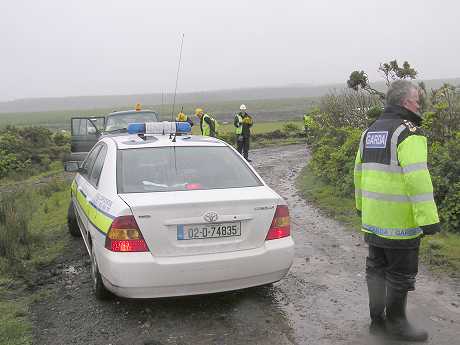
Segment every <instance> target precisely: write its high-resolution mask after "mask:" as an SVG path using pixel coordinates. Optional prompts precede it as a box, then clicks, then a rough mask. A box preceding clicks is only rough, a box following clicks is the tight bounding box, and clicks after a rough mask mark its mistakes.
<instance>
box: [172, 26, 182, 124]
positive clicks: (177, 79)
mask: <svg viewBox="0 0 460 345" xmlns="http://www.w3.org/2000/svg"><path fill="white" fill-rule="evenodd" d="M184 36H185V35H184V34H183V33H182V37H181V42H180V51H179V63H178V64H177V74H176V87H175V88H174V98H173V106H172V111H171V122H173V121H174V107H175V105H176V94H177V84H178V82H179V71H180V63H181V61H182V47H183V46H184Z"/></svg>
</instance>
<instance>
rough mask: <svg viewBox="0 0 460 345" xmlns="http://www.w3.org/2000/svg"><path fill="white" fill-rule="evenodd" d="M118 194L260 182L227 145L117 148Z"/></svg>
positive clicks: (240, 186)
mask: <svg viewBox="0 0 460 345" xmlns="http://www.w3.org/2000/svg"><path fill="white" fill-rule="evenodd" d="M118 152H119V156H118V162H119V164H117V184H118V193H120V194H122V193H148V192H168V191H179V190H197V189H198V190H204V189H222V188H242V187H255V186H260V185H262V182H261V181H260V180H259V179H258V178H257V176H256V175H254V173H253V172H252V171H251V170H250V169H249V168H248V166H247V165H246V164H245V163H244V162H243V161H242V159H241V158H240V157H239V156H238V155H237V154H236V153H235V152H234V151H233V150H232V149H230V148H229V147H225V146H221V147H203V146H201V147H200V146H194V147H155V148H141V149H128V150H119V151H118Z"/></svg>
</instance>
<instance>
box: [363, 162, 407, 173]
mask: <svg viewBox="0 0 460 345" xmlns="http://www.w3.org/2000/svg"><path fill="white" fill-rule="evenodd" d="M362 170H374V171H385V172H389V173H402V172H403V170H402V168H401V167H400V166H397V165H388V164H382V163H363V164H362Z"/></svg>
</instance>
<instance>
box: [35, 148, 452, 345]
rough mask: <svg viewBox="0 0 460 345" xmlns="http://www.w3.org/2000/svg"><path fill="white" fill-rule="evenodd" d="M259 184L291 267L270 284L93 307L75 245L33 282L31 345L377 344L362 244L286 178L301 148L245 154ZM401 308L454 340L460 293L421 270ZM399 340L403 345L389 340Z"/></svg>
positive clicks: (301, 158) (299, 163)
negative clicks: (41, 292)
mask: <svg viewBox="0 0 460 345" xmlns="http://www.w3.org/2000/svg"><path fill="white" fill-rule="evenodd" d="M251 155H252V156H251V158H252V159H253V164H254V166H255V167H256V169H257V170H258V171H259V172H260V174H261V175H262V176H263V178H264V179H265V181H266V182H267V183H268V184H269V185H270V186H271V187H272V188H274V189H275V190H276V191H277V192H278V193H280V194H281V195H282V196H283V197H284V198H286V199H287V201H288V203H289V207H290V210H291V221H292V224H291V229H292V235H293V237H294V240H295V242H296V254H295V261H294V265H293V266H292V268H291V271H290V273H289V274H288V275H287V277H286V278H285V279H284V280H282V281H281V282H278V283H276V284H275V285H274V286H272V287H264V288H253V289H248V290H243V291H237V292H230V293H222V294H215V295H206V296H194V297H185V298H170V299H159V300H135V301H133V300H124V299H118V298H114V299H113V300H111V301H107V302H100V301H97V300H96V299H95V298H94V297H93V295H92V293H91V283H90V275H89V260H88V256H87V254H86V252H85V250H84V246H83V243H82V242H81V241H78V240H73V241H72V243H71V245H70V246H69V247H68V248H67V252H66V254H65V255H64V256H63V258H62V259H61V260H60V262H58V263H57V264H56V265H55V266H54V267H52V268H50V269H49V270H47V271H46V272H43V274H42V276H41V277H40V278H39V280H40V281H39V284H40V285H41V286H42V287H41V288H42V289H47V290H49V297H47V298H46V299H44V300H42V301H40V302H38V303H36V304H35V305H34V307H33V310H32V311H33V320H34V338H35V344H49V345H51V344H56V345H57V344H59V345H63V344H79V345H80V344H81V345H83V344H85V345H90V344H98V345H99V344H106V345H108V344H112V345H116V344H126V345H137V344H141V345H166V344H175V345H186V344H187V345H191V344H231V345H240V344H264V345H265V344H267V345H268V344H276V345H284V344H312V345H313V344H314V345H329V344H331V345H332V344H377V343H379V342H378V339H375V338H371V337H369V336H368V332H367V325H368V311H367V291H366V285H365V279H364V274H363V270H364V258H365V255H366V246H365V244H364V243H363V241H362V238H361V236H360V235H359V234H357V233H352V232H350V231H348V230H346V229H345V228H343V227H342V226H341V225H340V224H339V223H337V222H335V221H333V220H331V219H329V218H327V217H325V216H323V215H321V213H320V212H319V211H318V210H316V209H315V208H314V207H312V206H311V205H309V204H308V203H306V202H305V201H304V200H303V199H302V198H301V197H300V196H299V195H298V194H297V191H296V189H295V187H294V181H295V178H296V176H297V175H298V173H299V172H300V170H301V168H302V167H303V166H304V165H305V164H306V161H307V160H308V152H307V151H306V150H305V148H304V146H301V145H292V146H285V147H282V148H265V149H258V150H253V151H251ZM408 312H409V315H410V317H411V318H412V319H413V320H414V322H417V323H418V324H419V325H421V326H422V325H423V326H424V327H426V329H428V330H429V331H430V340H429V342H428V343H429V344H436V345H442V344H446V345H447V344H449V345H450V344H458V342H459V339H460V288H459V285H458V284H457V285H456V283H455V282H454V281H451V280H449V279H448V278H442V279H439V278H437V277H435V276H433V275H431V274H430V273H429V272H427V270H426V269H424V268H423V267H421V270H420V274H419V279H418V283H417V290H416V291H415V292H412V293H411V294H410V296H409V308H408ZM397 344H401V343H397Z"/></svg>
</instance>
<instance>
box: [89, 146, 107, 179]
mask: <svg viewBox="0 0 460 345" xmlns="http://www.w3.org/2000/svg"><path fill="white" fill-rule="evenodd" d="M106 154H107V146H106V145H102V148H101V150H100V151H99V154H98V155H97V158H96V161H95V162H94V166H93V170H92V171H91V177H90V178H89V183H91V184H92V185H93V186H94V187H96V188H97V186H98V185H99V178H100V177H101V172H102V168H103V167H104V162H105V156H106Z"/></svg>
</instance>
